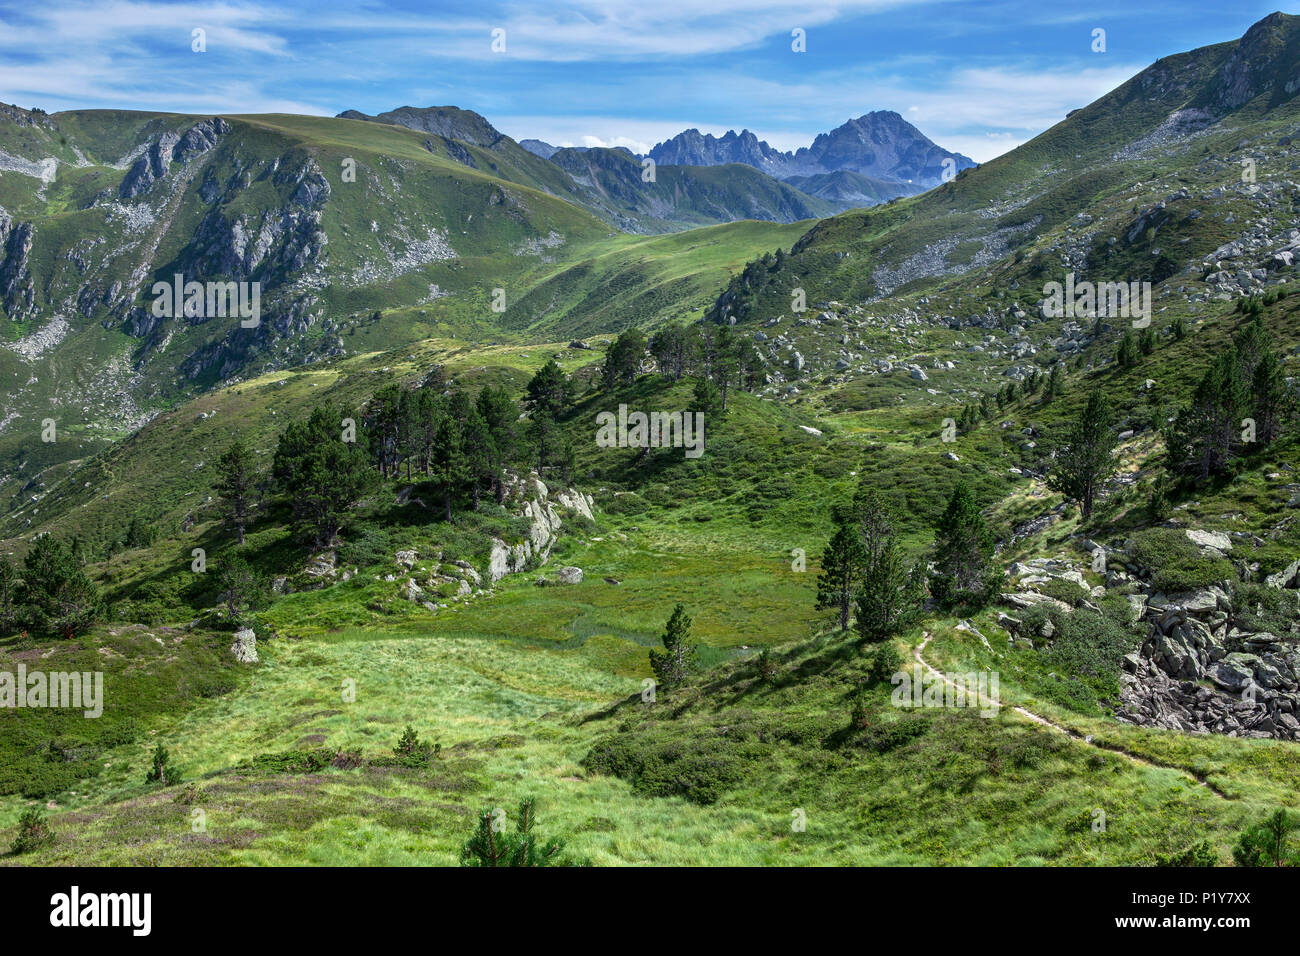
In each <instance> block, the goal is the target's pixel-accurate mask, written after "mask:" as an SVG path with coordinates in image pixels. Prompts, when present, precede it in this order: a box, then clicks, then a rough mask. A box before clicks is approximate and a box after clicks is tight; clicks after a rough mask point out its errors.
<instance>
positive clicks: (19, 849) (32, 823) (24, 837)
mask: <svg viewBox="0 0 1300 956" xmlns="http://www.w3.org/2000/svg"><path fill="white" fill-rule="evenodd" d="M53 842H54V831H53V830H52V829H50V825H49V824H48V823H47V822H46V820H45V811H44V810H42V809H40V808H39V807H28V808H27V809H26V810H24V811H23V812H22V814H21V815H20V816H19V817H18V835H17V836H16V837H14V842H13V845H12V846H11V847H10V848H9V852H10V853H12V854H14V855H15V856H17V855H18V854H20V853H30V852H31V851H32V850H35V849H38V848H40V847H42V846H45V845H46V844H47V843H53Z"/></svg>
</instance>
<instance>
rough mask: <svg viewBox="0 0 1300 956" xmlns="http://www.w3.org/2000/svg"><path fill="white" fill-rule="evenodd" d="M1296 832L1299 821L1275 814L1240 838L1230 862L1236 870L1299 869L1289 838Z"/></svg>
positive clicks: (1280, 812) (1282, 813) (1299, 852)
mask: <svg viewBox="0 0 1300 956" xmlns="http://www.w3.org/2000/svg"><path fill="white" fill-rule="evenodd" d="M1297 829H1300V819H1297V818H1296V817H1293V816H1291V815H1290V814H1289V813H1287V812H1286V811H1285V810H1277V811H1276V812H1274V813H1273V815H1272V816H1270V817H1268V818H1267V819H1265V820H1263V821H1262V822H1260V823H1257V824H1255V825H1254V826H1252V827H1248V828H1247V829H1246V830H1245V832H1243V833H1242V834H1241V836H1240V837H1239V838H1238V840H1237V845H1236V846H1235V847H1233V848H1232V859H1233V861H1234V862H1235V863H1236V864H1237V865H1238V866H1300V850H1297V849H1296V847H1295V846H1294V845H1293V843H1292V838H1291V835H1292V834H1293V833H1295V831H1296V830H1297Z"/></svg>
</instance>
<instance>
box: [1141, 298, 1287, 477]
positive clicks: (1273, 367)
mask: <svg viewBox="0 0 1300 956" xmlns="http://www.w3.org/2000/svg"><path fill="white" fill-rule="evenodd" d="M1247 315H1249V316H1251V318H1249V319H1248V320H1247V321H1246V322H1245V323H1244V324H1243V325H1242V326H1241V328H1240V329H1238V331H1237V334H1236V336H1235V338H1234V340H1233V344H1232V345H1231V346H1230V347H1229V348H1228V349H1227V350H1226V351H1224V352H1223V353H1222V354H1220V355H1219V356H1218V357H1217V358H1216V359H1215V361H1214V363H1213V365H1211V366H1210V369H1209V371H1207V372H1206V373H1205V375H1204V376H1203V377H1202V379H1201V381H1200V383H1199V384H1198V385H1197V387H1196V390H1195V392H1194V393H1193V394H1192V400H1191V402H1190V403H1189V404H1188V405H1186V406H1184V407H1183V408H1181V409H1180V410H1179V411H1178V414H1177V416H1176V417H1175V419H1174V421H1173V422H1172V423H1171V424H1170V425H1168V426H1167V427H1166V428H1165V429H1164V439H1165V445H1166V446H1167V448H1168V450H1169V467H1170V470H1171V471H1173V472H1174V473H1176V474H1182V475H1186V476H1188V477H1189V478H1191V479H1193V480H1196V481H1204V480H1206V479H1207V478H1210V477H1212V476H1218V475H1223V474H1225V473H1227V472H1228V471H1229V470H1230V468H1231V466H1232V464H1233V462H1234V459H1236V458H1238V457H1239V456H1241V455H1243V454H1248V453H1249V452H1250V451H1252V450H1254V449H1253V447H1252V446H1258V445H1264V446H1266V445H1269V444H1271V443H1272V442H1274V441H1275V440H1276V439H1277V438H1278V437H1279V436H1280V435H1281V433H1282V431H1283V429H1284V427H1285V426H1286V424H1287V423H1288V422H1289V421H1290V419H1291V418H1292V416H1293V415H1294V402H1293V400H1292V396H1291V391H1290V389H1289V388H1288V387H1287V384H1286V378H1285V376H1284V375H1283V371H1282V363H1281V360H1280V358H1279V357H1278V355H1277V353H1276V352H1275V351H1274V349H1273V346H1272V334H1271V333H1270V332H1269V330H1268V327H1267V326H1266V325H1265V324H1264V319H1263V316H1262V315H1261V314H1260V313H1259V311H1258V310H1251V309H1248V310H1247Z"/></svg>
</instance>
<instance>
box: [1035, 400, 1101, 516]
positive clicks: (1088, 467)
mask: <svg viewBox="0 0 1300 956" xmlns="http://www.w3.org/2000/svg"><path fill="white" fill-rule="evenodd" d="M1115 440H1116V439H1115V431H1114V429H1113V428H1112V427H1111V416H1110V408H1109V406H1108V405H1107V403H1106V397H1105V395H1104V394H1103V393H1102V391H1101V389H1100V388H1094V389H1093V390H1092V391H1091V392H1090V393H1089V394H1088V401H1087V404H1086V405H1085V406H1084V407H1083V409H1082V410H1081V411H1080V413H1079V417H1078V418H1077V419H1076V420H1075V421H1074V423H1073V424H1072V425H1071V427H1070V430H1069V431H1068V432H1067V434H1066V438H1065V441H1064V443H1063V444H1061V445H1060V446H1059V447H1058V448H1057V449H1056V454H1055V457H1054V459H1053V462H1052V470H1051V472H1050V473H1049V474H1048V476H1047V487H1049V488H1051V489H1052V490H1053V491H1058V492H1060V493H1061V494H1063V495H1065V496H1066V497H1067V498H1072V499H1073V500H1075V501H1077V502H1079V508H1080V510H1081V511H1082V512H1083V517H1084V519H1087V518H1088V517H1090V516H1091V515H1092V506H1093V503H1094V502H1095V501H1096V498H1097V493H1098V492H1099V491H1100V490H1101V486H1102V484H1104V483H1105V481H1106V479H1107V478H1109V477H1110V476H1111V475H1112V474H1114V473H1115V460H1114V458H1113V457H1112V455H1111V453H1112V451H1113V450H1114V448H1115Z"/></svg>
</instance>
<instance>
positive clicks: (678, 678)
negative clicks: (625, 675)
mask: <svg viewBox="0 0 1300 956" xmlns="http://www.w3.org/2000/svg"><path fill="white" fill-rule="evenodd" d="M690 636H691V619H690V618H689V617H688V616H687V614H686V608H685V607H683V606H682V605H680V604H678V605H677V606H676V607H674V608H673V613H672V616H671V617H670V618H668V624H667V626H666V628H665V629H664V633H663V634H662V635H661V636H660V638H659V640H660V641H661V642H663V645H664V649H663V650H662V651H656V650H654V649H653V648H651V650H650V668H651V669H652V670H653V671H654V673H655V679H656V680H657V681H658V683H659V686H660V687H663V688H664V689H665V690H671V689H672V688H673V687H676V686H677V685H678V684H680V683H681V682H682V681H683V680H685V679H686V675H687V674H689V673H690V672H691V671H692V670H694V668H695V663H696V653H695V647H694V645H691V644H688V643H686V642H687V640H689V639H690Z"/></svg>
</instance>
